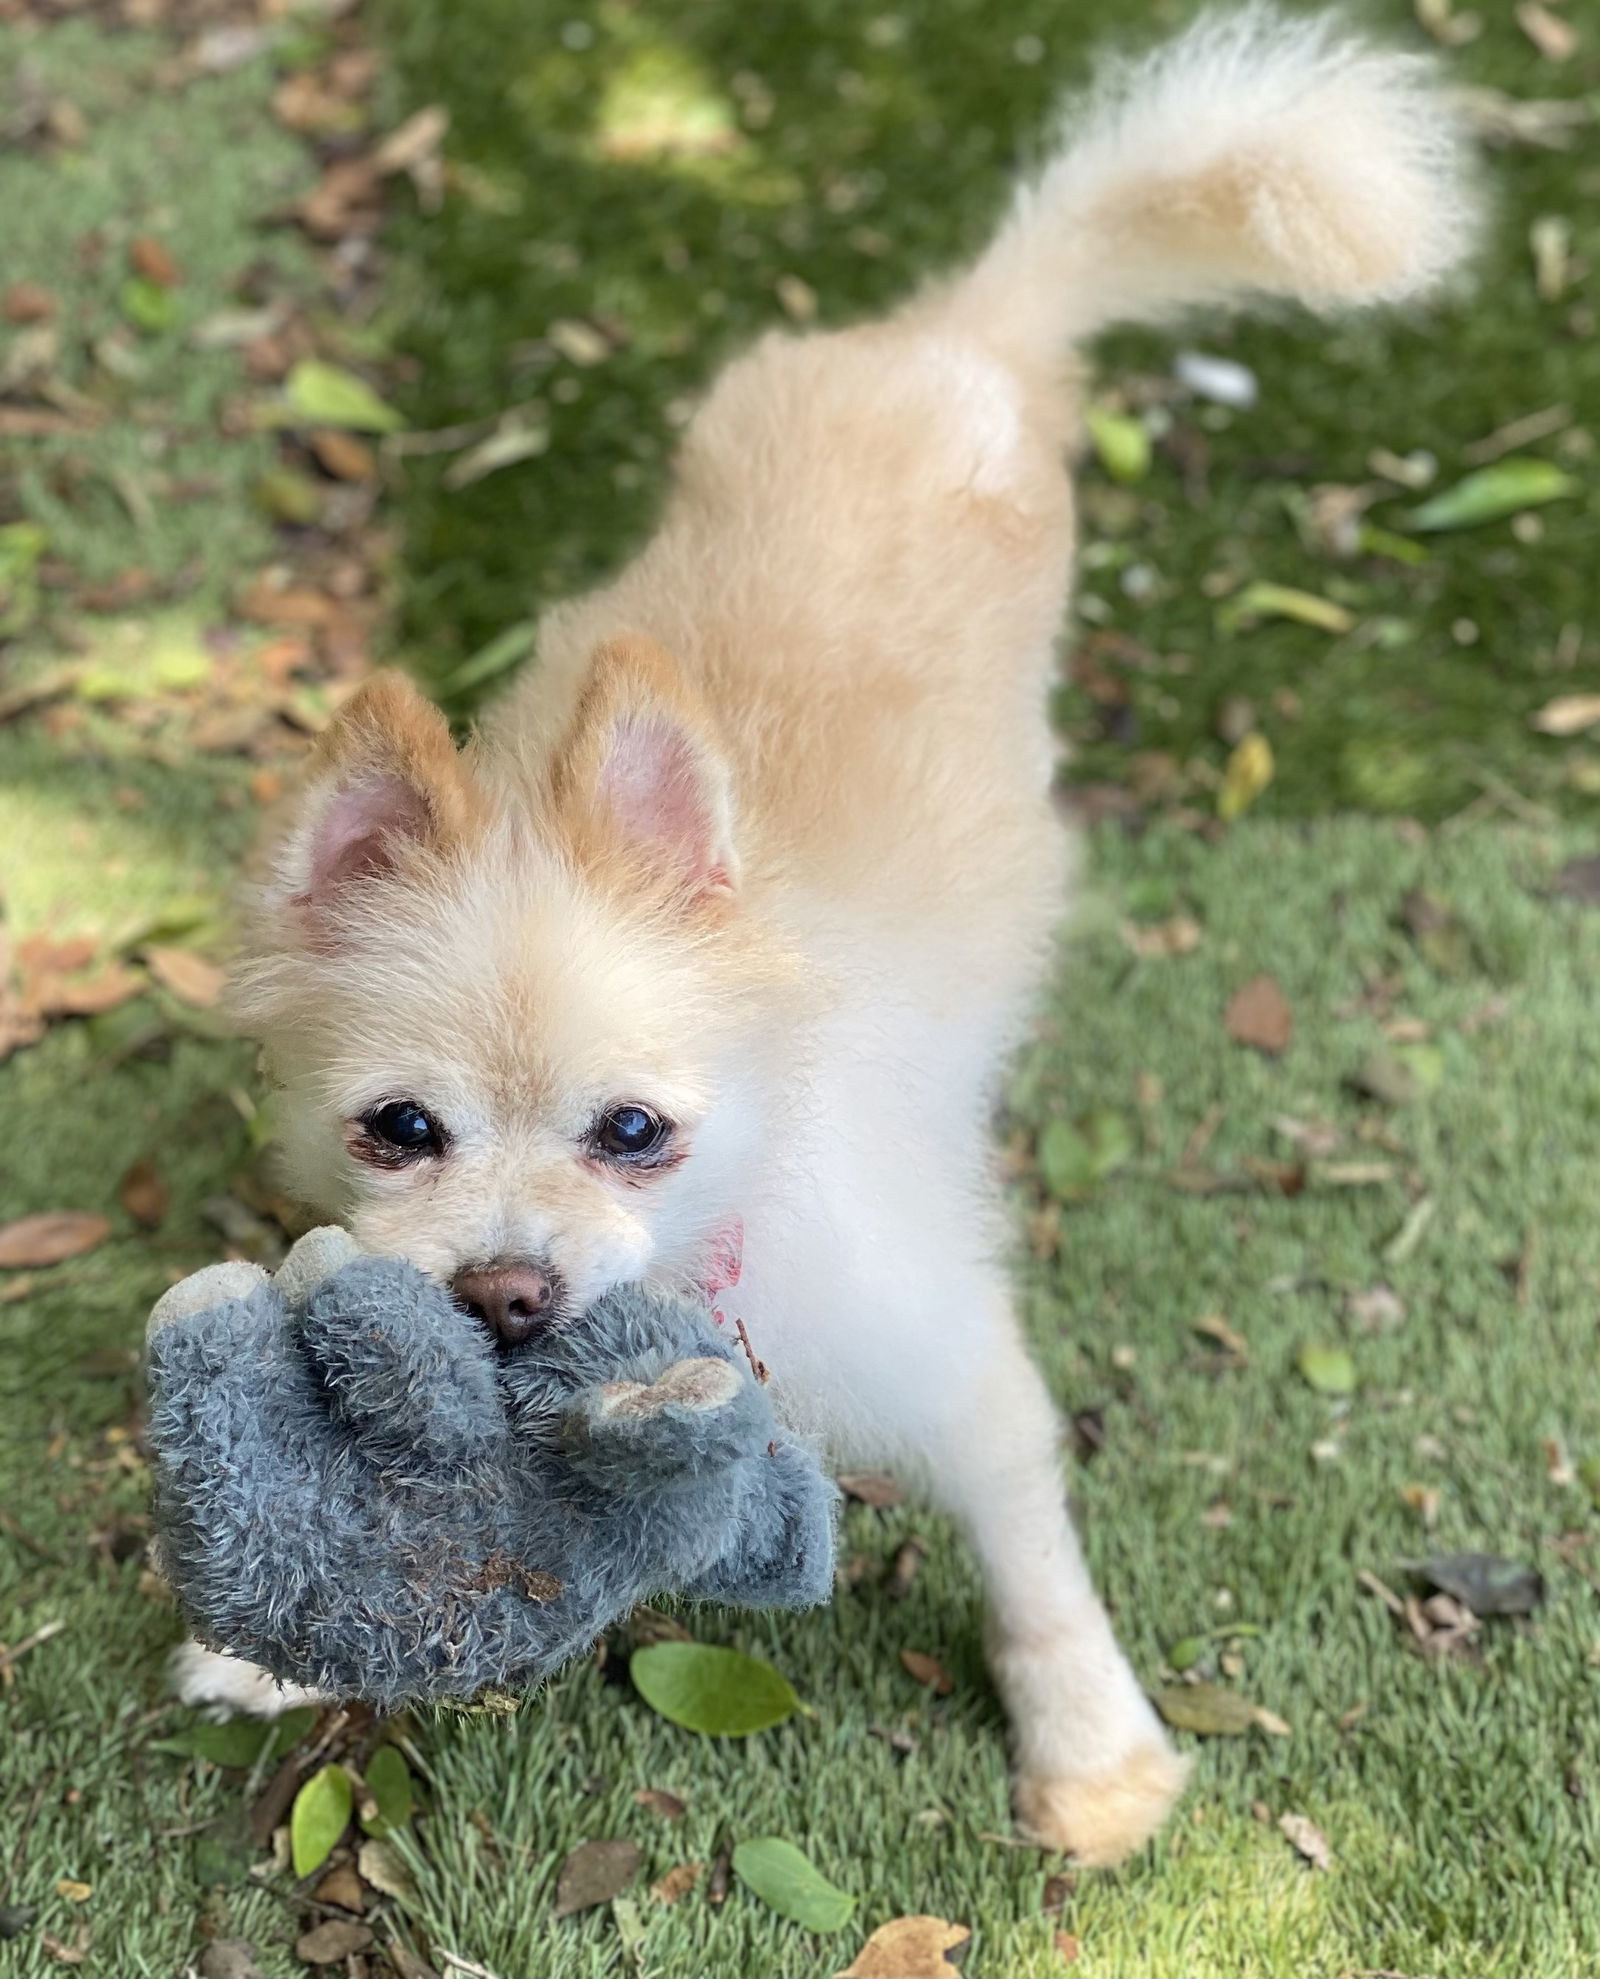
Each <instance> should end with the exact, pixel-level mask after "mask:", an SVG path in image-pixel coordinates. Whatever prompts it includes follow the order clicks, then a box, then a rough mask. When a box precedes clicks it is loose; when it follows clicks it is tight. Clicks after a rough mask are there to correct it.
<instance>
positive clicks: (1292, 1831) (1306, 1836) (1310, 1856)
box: [1278, 1814, 1333, 1869]
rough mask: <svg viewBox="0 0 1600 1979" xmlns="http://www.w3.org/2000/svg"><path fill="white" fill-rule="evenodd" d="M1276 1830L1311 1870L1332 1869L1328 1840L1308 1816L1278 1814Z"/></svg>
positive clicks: (1331, 1852) (1331, 1854)
mask: <svg viewBox="0 0 1600 1979" xmlns="http://www.w3.org/2000/svg"><path fill="white" fill-rule="evenodd" d="M1278 1828H1279V1831H1280V1833H1281V1834H1282V1835H1283V1836H1284V1837H1285V1839H1286V1840H1287V1841H1288V1843H1289V1845H1290V1846H1291V1847H1292V1848H1294V1849H1296V1850H1297V1851H1298V1852H1299V1853H1300V1854H1301V1855H1303V1856H1304V1857H1305V1859H1306V1861H1307V1862H1309V1863H1310V1864H1311V1866H1312V1868H1313V1869H1331V1868H1332V1867H1333V1850H1332V1849H1331V1848H1330V1847H1329V1846H1328V1838H1327V1836H1326V1835H1325V1834H1324V1833H1323V1832H1322V1830H1321V1829H1320V1828H1319V1827H1318V1826H1317V1824H1316V1822H1315V1821H1313V1820H1311V1819H1310V1818H1309V1816H1307V1815H1304V1814H1280V1815H1279V1816H1278Z"/></svg>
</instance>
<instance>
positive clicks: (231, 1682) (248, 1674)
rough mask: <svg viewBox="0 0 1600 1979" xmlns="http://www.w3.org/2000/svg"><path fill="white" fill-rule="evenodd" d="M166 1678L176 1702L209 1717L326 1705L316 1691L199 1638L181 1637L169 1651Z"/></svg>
mask: <svg viewBox="0 0 1600 1979" xmlns="http://www.w3.org/2000/svg"><path fill="white" fill-rule="evenodd" d="M167 1678H168V1681H169V1682H170V1683H171V1685H172V1688H173V1690H174V1691H175V1692H176V1693H177V1695H178V1697H179V1699H180V1701H181V1702H182V1703H184V1704H192V1705H196V1706H198V1707H199V1708H200V1709H201V1710H202V1711H204V1712H205V1713H206V1715H207V1716H208V1717H212V1718H235V1717H243V1718H281V1717H282V1716H283V1714H284V1712H285V1711H296V1710H298V1709H299V1708H300V1706H301V1705H303V1704H326V1703H328V1702H329V1701H330V1700H329V1699H328V1698H326V1697H325V1696H324V1695H323V1694H322V1692H321V1691H319V1690H307V1689H306V1688H305V1687H304V1686H303V1685H301V1684H281V1683H279V1682H278V1680H277V1678H276V1677H274V1676H272V1675H271V1674H270V1673H269V1672H267V1671H266V1670H263V1669H261V1668H259V1667H258V1665H256V1664H254V1663H247V1662H246V1661H245V1659H244V1658H243V1657H242V1656H224V1655H222V1654H221V1653H220V1652H219V1651H217V1650H215V1649H207V1648H206V1647H205V1645H204V1644H203V1643H199V1642H193V1641H190V1642H184V1643H180V1644H179V1645H178V1647H177V1648H176V1649H175V1650H173V1652H172V1659H171V1661H170V1662H169V1663H168V1665H167Z"/></svg>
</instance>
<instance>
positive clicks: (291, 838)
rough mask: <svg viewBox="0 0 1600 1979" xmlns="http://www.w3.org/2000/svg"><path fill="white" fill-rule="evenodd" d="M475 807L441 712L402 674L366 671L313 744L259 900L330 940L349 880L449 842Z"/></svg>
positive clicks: (460, 835)
mask: <svg viewBox="0 0 1600 1979" xmlns="http://www.w3.org/2000/svg"><path fill="white" fill-rule="evenodd" d="M478 814H479V802H478V797H477V792H476V788H475V786H474V784H473V781H472V778H471V775H470V773H469V771H468V769H467V766H466V764H465V762H464V761H463V759H462V756H461V752H460V751H459V750H458V749H457V748H456V745H455V743H454V741H453V740H452V738H451V735H450V727H449V724H448V723H447V722H446V720H445V718H444V716H443V715H442V714H441V713H440V712H439V710H438V709H437V708H436V707H435V706H434V705H433V703H432V702H431V701H429V700H428V699H427V698H426V697H425V696H424V695H423V694H422V693H420V692H419V690H418V689H417V688H416V687H415V686H413V685H412V683H411V682H410V681H409V680H408V679H407V678H406V676H405V675H404V674H402V673H396V672H394V671H392V670H390V671H385V672H382V673H375V674H374V675H373V676H372V677H371V679H369V680H367V681H365V682H364V683H363V684H362V685H361V687H360V688H358V689H357V691H356V692H355V693H354V694H353V695H352V696H351V698H350V699H349V700H348V701H347V702H346V703H345V704H344V706H343V707H342V708H341V709H340V710H339V713H338V714H337V715H336V716H335V717H334V719H333V721H332V723H331V724H330V725H329V727H328V728H327V729H326V730H325V731H324V733H323V735H322V737H321V739H320V740H319V742H318V743H317V746H316V749H315V751H314V752H313V754H312V757H311V760H310V762H309V764H308V765H307V768H306V772H305V775H304V778H303V780H302V782H301V785H300V789H299V793H298V797H297V798H296V799H295V800H294V808H293V809H292V811H291V814H290V819H289V823H288V825H287V828H286V829H285V830H284V832H283V834H282V836H281V838H280V839H279V841H278V844H277V846H276V849H275V851H274V853H273V857H272V862H271V869H270V874H269V877H268V881H267V892H268V896H269V900H268V904H269V906H272V907H275V908H276V909H277V910H278V912H279V913H280V914H283V915H285V916H287V917H289V918H291V919H292V920H294V921H296V922H298V923H299V925H300V927H301V928H302V930H303V932H304V933H305V934H306V935H307V936H308V937H309V938H310V939H312V940H313V941H315V942H316V943H317V944H318V945H325V944H327V943H328V942H330V941H336V940H337V937H338V929H339V923H340V912H341V906H342V904H345V903H346V902H347V901H348V897H349V890H350V889H351V888H352V887H353V886H356V885H362V884H367V883H370V882H373V881H377V880H382V879H384V878H385V877H387V876H388V875H391V874H394V873H398V872H402V871H404V870H406V869H408V868H413V867H415V865H416V864H417V863H418V861H419V859H420V858H422V857H425V856H426V855H428V854H430V853H439V852H444V851H448V850H449V849H450V848H451V847H452V846H454V845H457V844H459V843H461V841H462V840H463V839H465V838H466V837H467V835H468V834H469V833H470V832H471V830H472V829H473V827H474V825H475V823H476V821H477V818H478Z"/></svg>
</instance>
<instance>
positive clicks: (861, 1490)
mask: <svg viewBox="0 0 1600 1979" xmlns="http://www.w3.org/2000/svg"><path fill="white" fill-rule="evenodd" d="M835 1482H836V1483H837V1484H838V1486H839V1489H840V1490H841V1491H842V1492H843V1493H844V1494H845V1496H846V1497H847V1498H854V1499H856V1500H857V1501H858V1502H859V1503H861V1504H863V1505H870V1506H871V1507H872V1508H873V1510H874V1511H878V1512H881V1511H886V1510H887V1509H888V1507H889V1506H891V1505H898V1504H900V1503H901V1502H902V1501H903V1500H904V1498H905V1495H906V1494H905V1492H904V1491H902V1490H901V1488H900V1486H899V1485H898V1484H897V1483H896V1482H895V1480H894V1479H893V1478H892V1477H889V1476H888V1475H886V1473H884V1472H883V1471H844V1472H841V1473H840V1475H839V1476H838V1478H837V1479H836V1480H835Z"/></svg>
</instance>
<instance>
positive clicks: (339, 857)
mask: <svg viewBox="0 0 1600 1979" xmlns="http://www.w3.org/2000/svg"><path fill="white" fill-rule="evenodd" d="M431 829H432V818H431V816H430V814H429V811H428V804H427V800H426V798H424V797H423V795H422V793H421V792H420V791H418V790H415V789H413V787H412V786H411V785H410V784H409V783H406V782H405V781H404V780H403V779H402V778H400V777H378V778H374V779H373V780H372V781H370V782H367V783H357V784H352V785H350V786H349V787H348V788H347V789H343V790H336V791H335V792H334V794H333V796H332V797H331V798H330V799H329V801H328V805H327V808H326V809H325V810H324V811H323V813H322V816H321V817H320V818H319V819H318V821H317V829H316V835H315V837H314V838H313V840H312V842H311V871H310V876H309V878H308V880H307V882H306V891H305V895H304V898H305V899H306V900H307V901H308V902H315V901H317V900H319V899H321V898H322V897H324V896H325V895H326V894H328V893H329V892H331V891H332V889H333V888H335V887H337V886H340V885H342V884H343V883H344V881H346V880H353V879H365V878H367V877H369V876H370V875H372V874H374V873H384V872H388V871H390V870H391V869H392V868H393V866H394V863H395V859H394V848H395V844H396V842H397V841H398V840H400V839H405V838H409V839H421V838H425V837H426V836H427V835H428V833H429V831H430V830H431Z"/></svg>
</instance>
